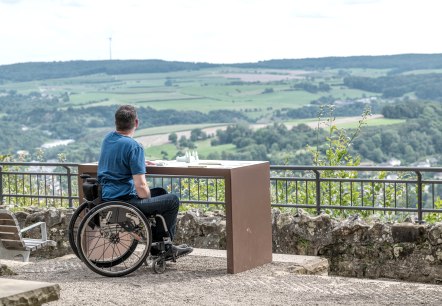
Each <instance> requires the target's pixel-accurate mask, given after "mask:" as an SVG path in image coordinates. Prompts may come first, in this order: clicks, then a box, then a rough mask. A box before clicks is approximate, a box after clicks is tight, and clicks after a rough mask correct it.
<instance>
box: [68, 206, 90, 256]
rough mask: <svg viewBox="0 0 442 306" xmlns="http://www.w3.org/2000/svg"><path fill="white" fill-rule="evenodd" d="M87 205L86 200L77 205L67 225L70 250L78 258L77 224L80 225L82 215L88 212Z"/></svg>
mask: <svg viewBox="0 0 442 306" xmlns="http://www.w3.org/2000/svg"><path fill="white" fill-rule="evenodd" d="M88 206H89V205H88V203H87V202H84V203H82V204H81V205H80V206H78V208H77V209H76V210H75V211H74V213H73V214H72V218H71V220H70V221H69V226H68V237H69V244H70V245H71V249H72V251H73V252H74V254H75V255H76V256H77V257H78V258H80V256H79V255H78V249H77V232H78V226H79V225H80V223H81V221H82V220H83V218H84V216H85V215H86V214H87V213H88V212H89V208H88Z"/></svg>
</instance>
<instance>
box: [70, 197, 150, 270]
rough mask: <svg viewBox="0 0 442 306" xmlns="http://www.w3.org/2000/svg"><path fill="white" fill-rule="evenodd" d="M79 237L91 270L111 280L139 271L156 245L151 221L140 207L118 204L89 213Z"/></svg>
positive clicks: (80, 246)
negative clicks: (152, 247)
mask: <svg viewBox="0 0 442 306" xmlns="http://www.w3.org/2000/svg"><path fill="white" fill-rule="evenodd" d="M76 238H77V239H76V243H77V244H76V245H77V250H78V253H79V255H80V258H81V259H82V260H83V262H84V263H85V264H86V265H87V266H88V268H90V269H91V270H92V271H94V272H95V273H98V274H100V275H103V276H109V277H117V276H123V275H126V274H129V273H132V272H133V271H135V270H136V269H138V268H139V267H140V266H141V265H142V264H143V263H144V262H145V261H146V258H147V256H148V255H149V253H150V246H151V243H152V234H151V228H150V222H149V220H148V219H147V218H146V217H145V216H144V214H143V213H142V212H140V211H139V210H138V209H137V208H136V207H134V206H132V205H130V204H128V203H124V202H117V201H115V202H107V203H103V204H100V205H99V206H97V207H95V208H93V209H92V210H91V211H89V212H88V213H87V215H86V216H85V217H84V218H83V220H82V221H81V223H80V225H79V227H78V232H77V237H76Z"/></svg>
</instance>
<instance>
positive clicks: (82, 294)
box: [0, 255, 442, 306]
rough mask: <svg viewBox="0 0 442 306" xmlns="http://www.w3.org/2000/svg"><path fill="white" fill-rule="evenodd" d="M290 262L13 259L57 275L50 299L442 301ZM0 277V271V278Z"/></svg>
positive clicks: (428, 290)
mask: <svg viewBox="0 0 442 306" xmlns="http://www.w3.org/2000/svg"><path fill="white" fill-rule="evenodd" d="M290 266H291V265H290V263H271V264H267V265H265V266H262V267H259V268H256V269H253V270H250V271H247V272H243V273H239V274H234V275H231V274H227V273H226V259H225V258H216V257H202V256H187V257H184V258H180V259H179V261H178V263H170V264H168V266H167V270H166V272H165V273H164V274H154V273H153V272H152V270H151V268H149V267H147V266H142V267H141V268H139V269H138V270H137V271H135V272H134V273H132V274H130V275H128V276H126V277H122V278H106V277H102V276H100V275H98V274H95V273H93V272H92V271H90V270H88V269H87V268H86V267H85V265H83V264H82V263H81V262H80V261H79V260H78V259H77V258H76V257H74V256H73V255H69V256H65V257H62V258H58V259H54V260H44V261H38V262H34V263H32V264H28V265H25V266H21V267H15V268H14V270H15V271H16V272H18V275H17V276H7V278H17V279H23V280H36V281H45V282H51V283H57V284H59V285H60V287H61V297H60V300H58V301H56V302H51V303H49V304H48V305H52V306H55V305H63V306H66V305H148V304H152V305H158V304H162V305H211V306H213V305H442V286H440V285H429V284H420V283H406V282H395V281H383V280H366V279H354V278H342V277H329V276H314V275H296V274H293V273H291V272H290ZM0 283H1V278H0Z"/></svg>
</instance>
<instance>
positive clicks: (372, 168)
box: [270, 165, 442, 172]
mask: <svg viewBox="0 0 442 306" xmlns="http://www.w3.org/2000/svg"><path fill="white" fill-rule="evenodd" d="M270 170H311V171H314V170H318V171H321V170H324V171H325V170H345V171H372V172H375V171H390V172H393V171H400V172H415V171H420V172H442V167H401V166H294V165H287V166H284V165H271V166H270Z"/></svg>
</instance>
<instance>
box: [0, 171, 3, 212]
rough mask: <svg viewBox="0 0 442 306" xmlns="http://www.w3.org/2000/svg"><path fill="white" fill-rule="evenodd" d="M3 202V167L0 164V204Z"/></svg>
mask: <svg viewBox="0 0 442 306" xmlns="http://www.w3.org/2000/svg"><path fill="white" fill-rule="evenodd" d="M2 204H3V167H2V166H0V205H2Z"/></svg>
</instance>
